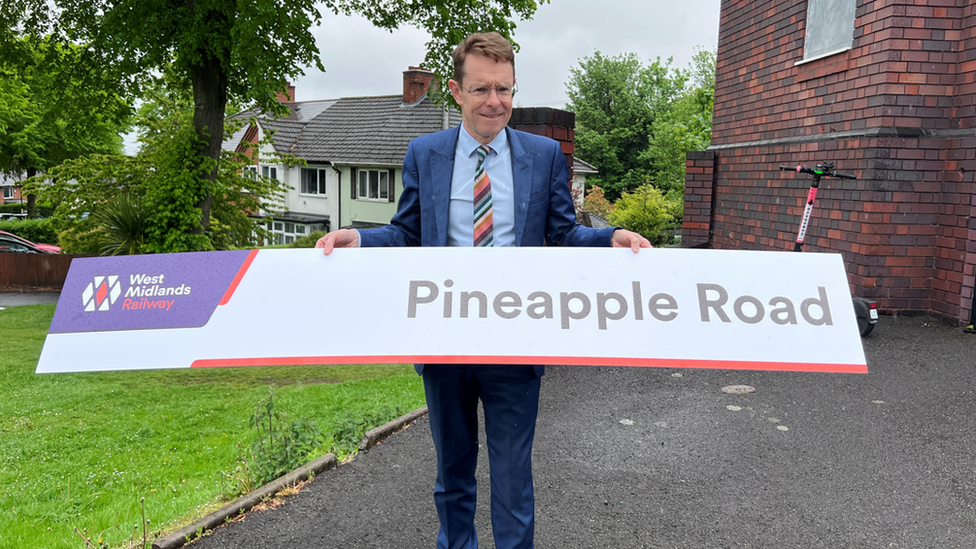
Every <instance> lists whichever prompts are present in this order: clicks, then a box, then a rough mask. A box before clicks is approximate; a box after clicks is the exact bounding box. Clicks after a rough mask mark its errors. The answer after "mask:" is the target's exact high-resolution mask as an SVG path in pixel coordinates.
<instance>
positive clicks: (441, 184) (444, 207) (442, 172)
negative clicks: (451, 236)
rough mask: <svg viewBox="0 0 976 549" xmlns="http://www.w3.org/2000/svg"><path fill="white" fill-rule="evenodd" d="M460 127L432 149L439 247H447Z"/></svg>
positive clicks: (435, 221) (433, 194) (447, 133)
mask: <svg viewBox="0 0 976 549" xmlns="http://www.w3.org/2000/svg"><path fill="white" fill-rule="evenodd" d="M460 128H461V127H460V126H458V128H457V129H456V130H455V131H453V132H446V135H445V137H446V139H444V141H443V143H441V146H440V147H437V148H434V149H431V154H430V174H431V177H432V180H431V200H432V201H433V207H434V225H435V227H436V229H437V235H436V238H435V240H434V243H435V245H437V246H447V224H448V217H449V213H450V203H451V181H452V180H453V179H454V149H455V148H457V140H458V132H459V131H460Z"/></svg>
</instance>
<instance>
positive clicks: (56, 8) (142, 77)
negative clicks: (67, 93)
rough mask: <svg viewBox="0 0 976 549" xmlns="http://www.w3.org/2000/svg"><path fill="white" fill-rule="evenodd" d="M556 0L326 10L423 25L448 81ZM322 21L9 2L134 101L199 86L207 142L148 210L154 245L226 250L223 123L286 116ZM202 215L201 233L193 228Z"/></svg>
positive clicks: (188, 8)
mask: <svg viewBox="0 0 976 549" xmlns="http://www.w3.org/2000/svg"><path fill="white" fill-rule="evenodd" d="M547 1H548V0H485V1H482V2H450V1H447V0H326V1H325V2H324V5H321V7H324V8H325V10H328V11H331V12H333V13H336V14H346V15H350V14H354V13H355V14H360V15H362V16H364V17H366V18H367V19H368V20H369V21H371V22H372V23H373V24H374V25H376V26H377V27H380V28H384V29H391V30H392V29H395V28H398V27H400V26H401V25H412V26H416V27H419V28H422V29H424V30H426V31H428V32H429V33H430V35H431V40H430V41H429V42H428V43H427V47H428V52H427V56H426V58H425V64H426V65H427V66H428V67H430V68H432V69H434V71H435V72H436V73H437V74H438V76H439V77H440V78H441V81H442V82H447V79H448V77H449V76H450V72H451V71H450V70H449V67H450V55H451V51H452V50H453V48H454V46H455V45H456V44H457V43H458V42H460V41H461V39H462V38H463V37H464V36H465V35H467V34H469V33H471V32H476V31H486V30H496V31H498V32H500V33H502V34H503V35H505V36H511V35H512V34H513V33H514V29H515V23H514V22H513V20H512V19H513V17H516V16H517V17H521V18H528V17H531V15H532V14H533V13H535V10H536V7H537V5H538V3H546V2H547ZM321 17H322V16H321V12H320V5H319V4H316V3H315V2H314V1H313V0H251V1H247V2H239V1H237V0H208V1H198V2H186V1H185V0H146V1H144V2H140V3H139V6H138V9H133V7H132V5H130V4H128V3H118V2H112V1H110V0H98V1H94V2H93V1H92V0H50V1H49V0H7V1H5V2H3V3H0V21H2V22H3V23H5V24H6V27H5V28H7V29H17V31H18V32H22V33H24V35H26V36H37V35H50V36H52V37H53V38H52V39H53V40H54V41H56V42H57V43H59V44H79V45H80V46H79V49H80V50H81V51H84V52H86V54H87V56H86V57H85V64H84V66H83V67H82V68H83V69H84V72H85V73H87V74H97V75H100V76H101V77H103V78H105V79H107V80H109V81H112V82H117V83H119V84H120V85H121V86H123V87H124V88H125V90H126V92H127V95H126V97H132V96H135V95H141V94H143V93H144V92H145V89H144V88H145V85H144V83H145V82H151V81H153V80H154V79H155V78H156V75H158V74H160V73H164V72H167V71H172V73H173V74H174V75H176V76H177V77H178V79H179V80H180V81H181V82H183V83H186V84H189V86H190V87H192V92H193V105H194V106H195V107H194V111H193V116H192V124H191V127H192V128H193V132H194V133H195V136H196V140H195V141H194V140H190V139H187V138H184V139H183V140H181V142H180V143H179V144H178V145H175V146H173V147H172V148H171V150H170V154H171V155H173V156H172V158H171V160H173V161H174V163H173V164H171V168H173V170H172V173H171V174H170V177H169V178H168V179H165V180H163V181H166V182H168V184H169V187H168V188H164V189H161V190H159V191H158V192H156V191H153V192H152V193H147V194H146V195H145V200H146V205H147V206H148V207H150V208H154V207H165V210H166V211H163V212H158V213H157V214H156V216H155V219H154V221H153V223H151V228H150V233H151V234H150V235H149V238H148V242H147V248H148V249H151V250H157V251H161V250H175V249H207V248H208V244H209V245H214V240H215V235H214V234H212V233H210V226H209V225H210V223H211V222H212V221H213V220H214V216H212V215H211V212H210V207H211V204H212V201H215V200H217V197H216V195H215V193H216V192H218V191H219V185H217V184H216V183H215V179H217V178H218V177H219V173H220V171H219V168H218V166H220V165H222V164H223V162H222V161H221V160H220V154H221V153H220V144H221V141H222V138H223V135H222V133H221V132H219V131H216V128H217V127H219V126H220V124H221V122H222V120H223V117H224V111H225V109H226V107H227V104H228V102H231V103H238V104H253V105H256V106H257V107H258V108H259V109H260V110H262V111H264V112H270V113H275V114H279V115H284V114H286V108H285V107H283V106H282V105H280V104H278V102H277V101H276V92H277V91H283V90H284V89H285V79H286V78H294V77H295V76H298V75H301V74H303V71H304V68H305V67H309V66H314V67H317V68H318V69H319V70H325V69H324V68H323V66H322V63H321V61H320V60H319V52H318V48H317V46H316V43H315V37H314V36H313V35H312V33H311V30H310V29H311V27H312V26H313V25H318V24H319V21H320V19H321ZM19 39H20V38H18V37H17V36H16V35H15V34H14V33H12V32H9V31H8V32H6V33H0V59H2V58H8V57H9V56H10V55H12V54H14V53H15V51H14V50H15V49H16V44H17V40H19ZM350 47H354V46H350ZM15 84H16V83H11V84H10V85H9V86H7V87H8V88H10V91H9V94H14V95H15V94H16V91H17V90H16V88H17V86H16V85H15ZM12 104H13V103H12ZM177 167H178V169H177ZM31 175H32V174H31ZM167 193H172V194H167ZM164 198H166V199H169V198H172V199H173V202H172V203H169V202H167V201H166V200H164ZM191 205H192V206H191ZM194 215H195V217H196V219H195V221H196V225H195V226H194V228H193V229H192V232H190V233H186V232H184V230H185V228H186V226H187V225H188V222H189V219H190V217H192V216H194ZM219 217H220V216H217V218H218V221H221V220H219ZM234 230H235V228H234V227H233V226H231V227H229V228H228V227H226V226H222V227H220V228H219V231H221V232H223V231H231V232H233V231H234ZM206 233H210V234H206ZM229 238H230V239H231V240H233V239H235V238H236V239H241V238H243V237H242V236H241V235H239V234H238V235H236V236H232V237H229ZM216 246H217V247H219V245H216Z"/></svg>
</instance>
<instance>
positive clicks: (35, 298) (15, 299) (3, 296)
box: [0, 291, 61, 307]
mask: <svg viewBox="0 0 976 549" xmlns="http://www.w3.org/2000/svg"><path fill="white" fill-rule="evenodd" d="M60 295H61V292H16V291H3V292H0V307H17V306H19V305H55V304H57V302H58V297H60Z"/></svg>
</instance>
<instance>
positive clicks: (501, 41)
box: [454, 32, 515, 82]
mask: <svg viewBox="0 0 976 549" xmlns="http://www.w3.org/2000/svg"><path fill="white" fill-rule="evenodd" d="M471 54H477V55H483V56H485V57H490V58H491V59H493V60H495V62H501V61H508V62H509V63H511V64H512V74H515V50H514V49H512V43H511V42H509V41H508V40H506V39H505V37H503V36H502V35H500V34H498V33H497V32H486V33H476V34H472V35H471V36H468V37H467V38H465V39H464V40H463V41H462V42H461V43H460V44H458V47H457V48H454V79H455V80H457V81H458V82H463V81H464V80H463V79H464V60H465V59H467V57H468V55H471Z"/></svg>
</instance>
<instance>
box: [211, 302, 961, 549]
mask: <svg viewBox="0 0 976 549" xmlns="http://www.w3.org/2000/svg"><path fill="white" fill-rule="evenodd" d="M703 343H704V342H695V343H694V344H703ZM865 350H866V352H867V355H868V365H869V368H870V370H871V373H870V374H868V375H837V374H804V373H775V372H731V371H705V370H665V369H652V368H646V369H644V368H587V367H552V368H549V370H548V373H547V374H546V376H545V377H544V378H543V390H542V395H543V397H542V405H541V411H540V416H539V422H538V434H537V437H536V445H535V452H534V460H535V483H536V487H537V488H536V496H537V509H538V513H537V514H538V519H537V527H536V545H537V547H539V548H560V549H562V548H574V549H578V548H591V547H592V548H600V549H603V548H702V547H708V548H733V547H734V548H775V549H781V548H794V547H803V548H814V547H827V548H832V549H834V548H861V547H864V548H891V547H897V548H939V549H951V548H960V549H970V548H973V547H976V336H973V335H966V334H963V333H962V330H961V329H958V328H947V327H945V326H942V325H940V324H938V323H936V322H934V321H932V320H930V319H923V318H883V319H882V321H881V323H880V324H879V325H878V327H877V329H876V330H875V332H874V334H872V335H871V336H870V337H869V338H868V339H866V340H865ZM732 384H746V385H751V386H754V387H755V388H756V392H754V393H752V394H748V395H730V394H726V393H723V392H722V391H721V389H722V387H724V386H727V385H732ZM482 456H484V453H482ZM482 461H483V462H484V461H487V460H486V459H483V460H482ZM433 475H434V453H433V449H432V447H431V443H430V434H429V431H428V424H427V422H426V419H424V420H421V421H419V422H418V423H416V424H415V425H413V426H412V427H410V428H408V429H406V430H405V431H403V432H401V433H398V434H396V435H394V436H393V437H391V438H390V439H388V440H387V441H385V442H384V443H382V444H381V445H379V446H378V447H376V448H375V449H373V450H371V451H370V452H368V453H366V454H364V455H361V456H359V457H358V458H357V459H356V460H355V461H353V462H352V463H349V464H346V465H342V466H340V467H339V468H338V469H336V470H334V471H329V472H327V473H325V474H323V475H320V476H319V477H318V478H316V479H315V480H314V481H313V482H311V483H310V484H309V485H308V486H306V488H305V489H304V490H303V491H302V492H301V493H300V494H298V495H296V496H293V497H289V498H287V500H286V503H285V505H283V506H281V507H279V508H277V509H273V510H268V511H263V512H254V513H251V514H249V515H248V516H247V517H246V518H245V519H244V520H243V521H242V522H239V523H234V524H231V525H228V526H225V527H223V528H220V529H218V530H217V531H215V532H214V534H213V535H212V536H210V537H207V538H205V539H203V540H200V541H199V542H197V543H195V544H193V546H192V547H194V548H195V549H215V548H220V549H230V548H256V547H261V548H264V547H276V548H296V549H312V548H316V549H319V548H342V549H353V548H398V549H413V548H417V549H421V548H423V549H430V548H433V546H434V537H435V534H436V528H437V519H436V514H435V511H434V507H433V504H432V500H431V495H430V492H431V490H432V486H433V480H434V478H433ZM479 475H480V477H479V478H480V485H481V486H482V493H481V494H480V496H482V497H481V499H480V501H479V515H478V527H479V532H480V534H481V543H482V547H487V548H492V547H494V545H493V544H492V543H491V535H490V530H491V528H490V523H489V518H488V513H487V508H488V507H487V499H486V497H484V496H487V487H488V482H487V467H486V464H484V463H483V464H482V465H480V466H479Z"/></svg>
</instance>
